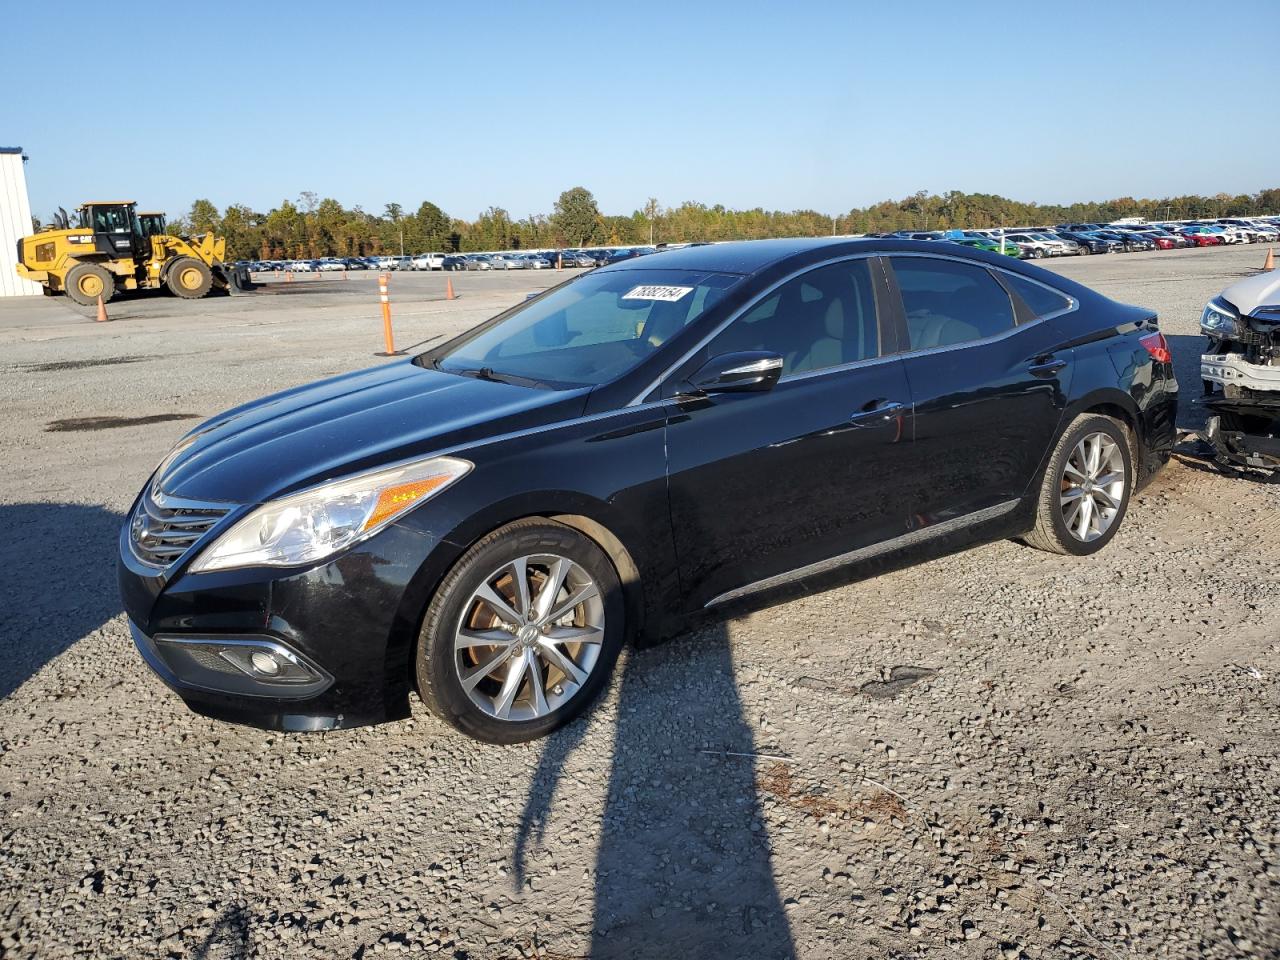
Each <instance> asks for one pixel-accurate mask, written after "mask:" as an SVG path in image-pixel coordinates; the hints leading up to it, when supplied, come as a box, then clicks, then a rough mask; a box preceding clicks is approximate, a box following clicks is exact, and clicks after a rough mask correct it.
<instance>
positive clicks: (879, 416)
mask: <svg viewBox="0 0 1280 960" xmlns="http://www.w3.org/2000/svg"><path fill="white" fill-rule="evenodd" d="M906 409H907V405H906V404H905V403H899V402H898V401H896V400H881V401H879V402H877V403H876V404H875V406H872V407H871V408H870V409H869V410H859V411H858V412H857V413H855V414H853V416H851V417H849V422H850V423H852V424H854V425H855V426H859V427H872V426H876V425H878V424H882V423H889V422H890V421H892V420H896V419H897V418H898V417H900V416H902V414H903V413H904V412H905V411H906Z"/></svg>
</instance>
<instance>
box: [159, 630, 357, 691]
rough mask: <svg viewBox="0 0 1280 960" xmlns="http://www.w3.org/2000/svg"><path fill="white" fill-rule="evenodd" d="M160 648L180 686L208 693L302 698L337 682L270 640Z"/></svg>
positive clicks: (181, 642)
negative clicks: (208, 691)
mask: <svg viewBox="0 0 1280 960" xmlns="http://www.w3.org/2000/svg"><path fill="white" fill-rule="evenodd" d="M154 644H155V650H156V653H158V654H159V655H160V658H161V659H162V660H163V661H164V663H165V665H166V666H167V667H168V668H169V670H170V671H172V673H173V675H174V677H175V678H176V679H177V680H178V681H179V682H180V683H182V684H183V685H185V686H190V687H196V688H199V689H202V690H214V691H217V692H219V693H233V694H240V695H243V696H257V697H280V698H302V697H310V696H315V695H316V694H318V693H321V692H322V691H324V690H325V689H327V688H328V687H329V686H330V685H331V684H332V683H333V677H332V676H330V675H329V674H328V673H327V672H326V671H325V670H324V669H323V668H321V667H320V666H318V665H316V664H315V663H313V662H312V661H311V660H309V659H307V658H306V657H305V656H303V655H302V654H301V653H298V652H297V651H296V650H293V649H291V648H290V647H288V646H287V645H286V644H284V643H283V642H281V641H279V640H275V639H272V638H268V637H243V638H241V637H234V638H223V637H156V638H155V640H154Z"/></svg>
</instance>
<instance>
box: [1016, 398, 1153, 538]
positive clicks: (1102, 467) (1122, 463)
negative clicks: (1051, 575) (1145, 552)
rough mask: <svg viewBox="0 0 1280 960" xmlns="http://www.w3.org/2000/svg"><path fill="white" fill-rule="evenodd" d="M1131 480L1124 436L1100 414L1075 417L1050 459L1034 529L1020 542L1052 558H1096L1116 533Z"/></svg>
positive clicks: (1119, 427)
mask: <svg viewBox="0 0 1280 960" xmlns="http://www.w3.org/2000/svg"><path fill="white" fill-rule="evenodd" d="M1133 480H1134V471H1133V453H1132V451H1131V449H1130V445H1129V433H1128V430H1127V429H1126V428H1125V427H1124V426H1123V425H1122V424H1120V423H1118V422H1117V421H1115V420H1113V419H1112V418H1111V417H1104V416H1101V415H1100V414H1082V415H1081V416H1078V417H1076V419H1075V420H1073V421H1072V422H1071V425H1070V426H1069V427H1067V430H1066V432H1065V433H1064V434H1063V435H1062V438H1061V439H1060V440H1059V441H1058V445H1057V446H1056V447H1055V448H1054V451H1053V456H1052V457H1051V458H1050V459H1049V466H1048V467H1047V468H1046V469H1045V472H1044V480H1043V482H1042V483H1041V487H1040V499H1039V502H1038V503H1037V504H1036V525H1035V528H1034V529H1032V531H1031V532H1030V533H1028V534H1027V535H1026V536H1025V537H1024V538H1023V539H1024V540H1025V541H1026V543H1027V544H1028V545H1029V546H1032V547H1036V548H1037V549H1040V550H1047V551H1049V552H1050V553H1068V554H1073V555H1075V556H1078V557H1082V556H1087V555H1088V554H1091V553H1097V552H1098V551H1099V550H1101V549H1102V548H1103V547H1105V546H1106V545H1107V544H1108V543H1110V542H1111V538H1112V537H1114V536H1115V535H1116V531H1117V530H1119V529H1120V523H1121V522H1122V521H1123V520H1124V515H1125V512H1126V511H1127V510H1128V508H1129V496H1130V494H1131V492H1132V490H1133Z"/></svg>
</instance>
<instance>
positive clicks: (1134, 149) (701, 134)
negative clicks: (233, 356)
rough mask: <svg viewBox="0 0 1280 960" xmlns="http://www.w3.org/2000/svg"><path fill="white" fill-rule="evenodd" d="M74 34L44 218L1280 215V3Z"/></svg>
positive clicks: (418, 7) (16, 103)
mask: <svg viewBox="0 0 1280 960" xmlns="http://www.w3.org/2000/svg"><path fill="white" fill-rule="evenodd" d="M59 9H60V11H63V12H60V13H59V16H58V18H57V19H59V20H60V21H61V22H63V23H74V24H75V25H76V30H75V31H74V36H73V35H72V34H71V32H69V31H55V32H53V33H51V32H50V30H49V15H48V13H47V12H46V11H45V10H44V9H43V8H42V7H41V6H40V5H39V4H31V3H23V4H14V5H12V6H11V8H10V9H9V10H8V11H7V12H6V14H5V21H6V27H7V32H9V33H10V36H11V37H13V38H21V39H20V40H19V43H18V44H17V52H16V55H15V54H14V52H13V51H14V45H13V43H12V42H10V44H8V45H7V47H8V49H7V50H6V54H5V58H4V59H3V61H2V62H0V89H2V90H3V91H4V94H3V98H0V144H3V145H8V146H21V147H23V148H25V150H26V151H27V153H28V155H29V156H30V162H29V163H28V164H27V178H28V184H29V187H30V192H31V200H32V205H33V208H34V209H35V211H36V213H37V214H38V215H47V214H48V213H49V212H50V211H51V210H52V209H53V208H54V207H55V206H56V205H57V204H58V203H62V204H64V205H66V206H67V207H68V208H70V207H71V206H72V205H73V204H75V203H78V202H80V201H82V200H86V199H93V198H102V199H111V198H116V197H120V196H122V195H127V197H130V198H134V199H137V200H139V201H140V202H141V203H142V204H143V205H144V206H146V207H158V208H161V209H165V210H168V211H170V212H172V213H176V212H180V211H183V210H185V209H186V208H187V207H188V206H189V205H190V202H191V201H192V200H193V199H194V198H196V197H201V196H203V197H208V198H209V199H211V200H213V202H214V203H216V204H217V205H218V206H219V207H222V206H224V205H225V204H227V203H230V202H243V203H247V204H249V205H250V206H253V207H255V208H257V209H260V210H263V211H265V210H266V209H268V208H270V207H272V206H275V205H277V204H278V203H279V202H280V201H281V200H282V199H285V198H296V197H297V195H298V194H299V192H301V191H303V190H312V191H315V192H316V193H318V194H320V195H321V196H333V197H335V198H337V199H338V200H340V201H341V202H343V203H345V204H348V205H351V204H357V203H358V204H360V205H362V206H363V207H364V208H365V209H367V210H371V211H381V209H382V207H383V204H385V203H387V202H389V201H396V202H399V203H401V204H403V205H405V206H406V207H415V206H416V205H417V204H418V203H419V202H420V201H422V200H424V199H429V200H432V201H434V202H435V203H437V204H439V205H440V206H441V207H443V208H444V209H445V210H446V211H447V212H448V213H450V214H452V215H454V216H462V217H466V218H471V217H474V216H475V215H476V214H477V213H478V212H479V211H480V210H482V209H483V208H484V207H486V206H488V205H490V204H494V205H498V206H502V207H505V208H506V209H507V210H508V211H509V212H510V213H511V214H513V215H514V216H516V217H523V216H526V215H528V214H530V213H537V212H550V210H551V206H552V203H553V202H554V200H555V198H556V196H557V195H558V194H559V193H560V191H561V190H563V189H565V188H567V187H570V186H574V185H579V184H580V185H582V186H585V187H587V188H588V189H590V190H591V191H593V192H594V193H595V195H596V197H597V199H598V200H599V202H600V205H601V207H602V209H604V210H605V211H606V212H609V213H629V212H630V211H632V210H634V209H636V208H638V207H640V206H642V205H643V203H644V201H645V198H647V197H650V196H654V197H657V198H658V199H659V200H660V201H661V202H662V203H663V204H664V205H675V204H678V203H680V202H681V201H684V200H700V201H703V202H706V203H709V204H713V203H723V204H725V205H726V206H731V207H751V206H764V207H767V208H772V209H787V210H789V209H796V208H803V207H811V208H815V209H818V210H822V211H825V212H828V213H833V212H834V213H839V212H843V211H846V210H848V209H849V208H850V207H853V206H863V205H866V204H868V203H872V202H875V201H877V200H883V199H889V198H894V199H897V198H901V197H903V196H906V195H908V194H910V193H913V192H914V191H916V190H920V189H927V190H932V191H939V192H940V191H945V190H949V189H959V190H965V191H981V192H991V193H1000V194H1004V195H1006V196H1010V197H1014V198H1017V199H1020V200H1034V201H1039V202H1042V203H1052V202H1065V201H1071V200H1088V199H1105V198H1109V197H1116V196H1125V195H1132V196H1164V195H1170V194H1180V193H1204V194H1209V193H1216V192H1218V191H1222V190H1225V191H1227V192H1230V193H1241V192H1254V191H1256V190H1259V189H1261V188H1263V187H1269V186H1276V185H1280V162H1278V158H1280V136H1278V135H1277V125H1276V123H1275V117H1276V115H1277V111H1280V102H1278V101H1277V100H1276V91H1277V86H1276V84H1277V82H1278V81H1277V76H1280V75H1278V74H1277V73H1276V72H1275V70H1276V59H1275V54H1274V51H1272V50H1269V49H1267V44H1266V42H1265V39H1266V38H1268V37H1274V36H1275V30H1276V25H1277V23H1278V22H1280V3H1277V0H1258V2H1247V0H1246V2H1232V3H1203V2H1191V3H1182V2H1161V3H1155V2H1142V3H1123V2H1121V3H1117V2H1109V3H1098V2H1093V0H1060V2H1054V3H1045V2H1030V3H1017V2H1014V3H1007V2H1006V3H999V4H997V3H961V2H939V3H928V2H920V3H910V2H895V3H880V2H877V3H853V2H849V3H794V2H793V3H773V4H765V3H748V2H736V3H697V2H690V0H685V2H683V3H667V2H664V0H640V2H603V3H574V4H557V3H552V2H548V0H541V2H537V3H508V2H504V0H485V2H483V3H472V2H463V3H450V4H438V5H437V4H430V5H428V4H425V3H424V4H417V3H415V4H409V3H405V4H399V3H394V2H383V3H377V4H368V3H352V2H344V3H340V4H339V3H333V4H330V3H325V2H314V0H313V2H307V3H288V4H277V3H258V4H252V5H251V4H240V3H237V2H235V0H232V2H229V3H220V4H218V5H216V6H215V7H207V8H199V7H192V6H189V5H179V6H166V7H154V6H147V5H139V6H138V7H137V8H136V12H134V13H133V14H129V13H128V9H129V6H128V4H126V5H124V6H121V5H119V4H102V3H82V2H79V0H72V2H70V3H67V4H64V5H63V6H62V7H60V8H59ZM187 11H191V12H187ZM197 11H203V12H197ZM131 91H133V93H131Z"/></svg>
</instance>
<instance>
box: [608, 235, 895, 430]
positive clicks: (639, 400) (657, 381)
mask: <svg viewBox="0 0 1280 960" xmlns="http://www.w3.org/2000/svg"><path fill="white" fill-rule="evenodd" d="M883 255H884V254H883V252H881V251H876V252H872V251H863V252H860V253H850V254H847V255H845V256H843V257H835V258H833V259H831V260H823V261H822V262H821V263H811V264H807V265H806V266H803V267H801V268H800V269H798V270H795V271H793V272H792V273H789V274H787V275H786V276H785V277H782V278H780V279H778V280H776V281H774V282H773V283H771V284H770V285H769V286H767V287H765V289H763V290H761V291H760V292H759V293H758V294H756V296H755V297H754V298H753V299H751V300H749V301H747V302H746V303H745V304H743V305H742V306H741V307H739V308H738V309H737V310H735V311H734V312H733V313H731V314H729V316H727V317H726V318H725V319H724V320H722V321H720V323H719V324H718V325H717V326H716V327H715V329H714V330H711V331H710V332H709V333H707V335H706V336H704V337H703V338H702V339H701V340H699V341H698V342H697V343H695V344H694V345H693V346H692V347H690V348H689V349H688V350H687V351H685V353H684V355H683V356H681V357H680V358H679V359H678V360H676V361H675V362H674V363H671V364H669V365H668V366H667V368H666V369H665V370H663V371H662V373H660V374H658V376H657V377H655V378H654V380H653V381H652V382H651V383H650V384H649V385H648V386H647V387H645V388H644V389H643V390H641V391H640V392H639V393H638V394H636V395H635V397H633V398H632V399H631V401H630V402H628V403H626V404H624V405H623V406H622V407H621V408H620V409H623V410H626V409H628V408H630V407H638V406H642V405H644V404H646V403H654V402H658V401H653V400H649V401H646V400H645V399H644V398H645V397H647V396H648V395H649V394H650V393H652V392H653V391H654V390H655V389H657V388H658V387H659V386H661V385H662V383H663V381H664V380H666V379H667V377H669V376H671V374H672V373H673V372H674V371H676V370H678V369H679V368H680V367H682V366H684V365H685V363H687V362H688V361H689V359H690V358H691V357H693V355H694V354H695V353H697V352H698V351H699V350H701V349H702V348H703V347H705V346H706V345H707V344H708V343H710V342H711V341H712V340H714V339H715V338H716V337H717V336H719V334H720V331H722V330H724V329H725V328H726V327H727V326H729V324H731V323H733V321H735V320H737V319H738V318H739V317H741V316H742V315H743V314H745V313H746V312H747V311H748V310H753V309H755V308H756V307H757V306H759V305H760V303H761V302H762V301H763V300H765V298H767V297H768V296H770V295H771V294H772V293H773V292H774V291H775V290H777V289H778V288H779V287H780V286H782V285H783V284H784V283H789V282H790V281H792V280H794V279H795V278H796V277H800V276H803V275H804V274H806V273H809V272H810V271H812V270H820V269H822V268H823V267H829V266H831V265H833V264H837V263H847V262H848V261H850V260H870V259H872V258H873V257H881V256H883ZM876 322H877V324H878V323H879V315H878V314H877V321H876ZM872 359H880V358H879V357H876V358H872ZM855 362H857V363H866V362H867V361H866V360H858V361H855ZM832 369H834V368H833V367H824V368H823V369H822V370H821V371H817V370H815V371H812V372H814V373H821V372H825V371H827V370H832ZM790 379H791V376H786V377H783V378H782V379H781V380H780V381H779V382H780V383H781V382H782V381H786V380H790ZM659 400H661V398H659Z"/></svg>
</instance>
